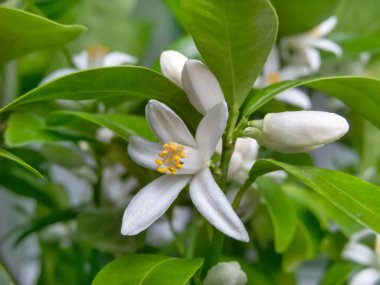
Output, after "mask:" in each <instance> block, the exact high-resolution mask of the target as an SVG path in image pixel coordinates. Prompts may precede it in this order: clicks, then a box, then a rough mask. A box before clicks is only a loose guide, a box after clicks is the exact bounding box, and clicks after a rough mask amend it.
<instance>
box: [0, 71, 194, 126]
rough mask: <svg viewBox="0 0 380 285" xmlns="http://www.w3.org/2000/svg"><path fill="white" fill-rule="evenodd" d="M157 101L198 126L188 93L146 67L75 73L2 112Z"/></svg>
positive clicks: (35, 92) (35, 91) (49, 84)
mask: <svg viewBox="0 0 380 285" xmlns="http://www.w3.org/2000/svg"><path fill="white" fill-rule="evenodd" d="M131 96H132V97H139V98H143V99H147V100H149V99H156V100H158V101H161V102H163V103H165V104H167V105H168V106H170V107H171V108H173V110H174V111H175V112H176V113H177V114H178V115H180V116H181V117H182V118H183V119H184V120H185V121H186V122H188V123H190V124H192V126H193V127H195V126H196V124H197V123H198V121H199V120H200V115H199V114H198V113H197V111H195V109H194V108H193V107H192V106H191V105H190V103H189V102H188V100H187V97H186V94H185V93H184V92H183V91H182V90H181V89H180V88H179V87H177V86H176V85H175V84H173V83H172V82H171V81H169V80H168V79H166V78H165V77H163V76H162V75H161V74H159V73H157V72H155V71H153V70H150V69H147V68H143V67H136V66H119V67H108V68H98V69H92V70H86V71H81V72H76V73H73V74H70V75H67V76H64V77H62V78H59V79H57V80H54V81H51V82H49V83H47V84H45V85H42V86H40V87H38V88H36V89H33V90H32V91H30V92H28V93H26V94H25V95H23V96H21V97H19V98H17V99H16V100H14V101H13V102H11V103H10V104H8V105H7V106H5V107H4V108H3V109H1V110H0V113H2V112H5V111H7V110H10V109H14V108H16V107H18V106H20V105H23V104H26V103H33V102H39V101H44V100H54V99H63V100H90V99H103V98H109V97H123V98H125V99H126V100H127V99H128V98H130V97H131Z"/></svg>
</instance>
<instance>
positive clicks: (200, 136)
mask: <svg viewBox="0 0 380 285" xmlns="http://www.w3.org/2000/svg"><path fill="white" fill-rule="evenodd" d="M227 119H228V108H227V103H226V102H225V101H223V102H221V103H219V104H217V105H215V106H214V107H213V108H212V109H211V110H210V111H209V112H208V113H207V114H206V116H204V117H203V119H202V121H201V122H200V123H199V125H198V128H197V133H196V135H195V140H196V142H197V144H198V149H199V150H200V151H201V152H202V153H203V155H204V157H205V159H206V160H208V159H209V158H210V157H211V155H212V154H213V153H214V152H215V148H216V145H217V144H218V142H219V140H220V138H221V137H222V134H223V132H224V129H225V127H226V124H227Z"/></svg>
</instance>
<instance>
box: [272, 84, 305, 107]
mask: <svg viewBox="0 0 380 285" xmlns="http://www.w3.org/2000/svg"><path fill="white" fill-rule="evenodd" d="M276 99H277V100H278V101H281V102H285V103H287V104H289V105H293V106H297V107H300V108H301V109H304V110H309V109H311V100H310V98H309V96H307V94H306V93H305V92H303V91H301V90H299V89H295V88H294V89H289V90H286V91H284V92H281V93H280V94H278V95H277V96H276Z"/></svg>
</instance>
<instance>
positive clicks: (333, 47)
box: [312, 39, 343, 56]
mask: <svg viewBox="0 0 380 285" xmlns="http://www.w3.org/2000/svg"><path fill="white" fill-rule="evenodd" d="M312 46H313V47H315V48H319V49H321V50H324V51H328V52H331V53H333V54H335V55H336V56H342V53H343V51H342V49H341V47H340V46H339V45H338V44H336V43H335V42H333V41H332V40H328V39H317V40H315V41H312Z"/></svg>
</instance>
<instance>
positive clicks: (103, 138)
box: [96, 127, 115, 143]
mask: <svg viewBox="0 0 380 285" xmlns="http://www.w3.org/2000/svg"><path fill="white" fill-rule="evenodd" d="M114 136H115V133H114V132H113V131H111V130H110V129H107V128H105V127H100V128H98V130H97V131H96V138H97V140H98V141H100V142H103V143H110V142H111V140H112V138H113V137H114Z"/></svg>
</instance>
